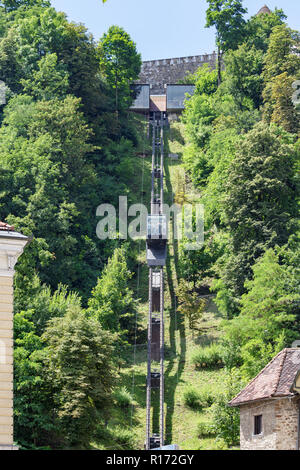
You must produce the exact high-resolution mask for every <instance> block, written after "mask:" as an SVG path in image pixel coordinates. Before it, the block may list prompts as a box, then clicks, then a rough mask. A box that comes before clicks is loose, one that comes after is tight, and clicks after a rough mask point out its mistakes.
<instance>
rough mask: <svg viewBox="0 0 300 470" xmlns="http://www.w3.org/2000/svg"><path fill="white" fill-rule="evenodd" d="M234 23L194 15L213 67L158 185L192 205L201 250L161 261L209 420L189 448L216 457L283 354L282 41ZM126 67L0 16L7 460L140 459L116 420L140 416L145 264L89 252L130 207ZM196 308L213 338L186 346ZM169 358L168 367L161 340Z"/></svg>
mask: <svg viewBox="0 0 300 470" xmlns="http://www.w3.org/2000/svg"><path fill="white" fill-rule="evenodd" d="M245 14H246V10H245V9H244V8H243V5H242V2H241V1H238V0H234V1H229V2H228V1H227V2H225V1H222V0H215V1H214V0H209V1H208V10H207V23H206V26H207V27H211V26H214V27H215V28H216V44H217V48H218V64H217V67H216V69H214V70H212V69H210V68H209V67H208V66H207V67H202V68H200V69H199V70H198V71H197V72H196V73H195V74H194V75H189V76H188V77H186V79H185V82H189V83H193V84H195V94H194V95H193V96H192V97H190V98H189V99H188V100H187V101H186V109H185V111H184V113H183V115H182V116H181V117H180V120H179V122H176V123H174V125H173V127H172V125H171V130H170V134H169V138H170V145H172V144H174V145H175V146H176V145H177V144H178V145H179V147H178V148H179V150H178V149H177V150H178V153H179V154H180V155H181V157H182V158H181V159H180V161H179V164H178V168H177V169H176V172H175V173H172V172H171V173H172V174H173V176H174V175H175V180H176V184H175V183H174V184H173V192H174V195H175V201H176V202H177V203H179V204H182V203H183V202H187V201H188V200H189V194H188V192H189V191H190V192H192V193H193V194H194V195H195V194H196V195H197V196H196V199H197V201H198V202H201V203H202V204H204V207H205V243H204V245H203V247H202V248H201V249H200V250H198V251H186V250H185V249H184V245H185V242H184V240H183V241H181V242H180V243H179V246H178V247H177V248H178V252H177V254H176V256H175V255H174V257H175V258H176V267H177V268H178V269H177V270H176V276H177V279H176V285H175V287H174V289H175V290H174V289H173V286H172V279H171V277H170V276H169V278H168V286H169V287H168V288H169V291H170V295H171V296H172V293H173V294H174V295H173V297H174V298H175V291H176V299H177V300H178V306H176V305H175V306H174V305H173V303H172V302H171V301H170V307H169V314H170V322H171V323H170V331H171V328H172V324H173V323H174V318H176V328H177V331H178V334H180V340H181V344H183V335H184V329H183V325H184V324H185V322H186V323H187V325H188V329H189V331H190V332H191V336H188V341H190V343H191V344H193V348H194V346H195V348H194V349H193V354H194V355H193V357H192V358H185V360H184V361H183V360H182V361H181V363H182V364H183V367H185V365H186V367H187V365H188V366H189V367H190V366H191V367H192V368H193V374H192V376H193V378H192V379H191V380H190V383H189V384H188V385H189V387H188V388H186V390H185V392H184V406H186V407H189V408H192V409H194V410H196V411H195V413H197V408H198V409H199V408H203V407H206V408H210V414H209V416H211V418H210V421H209V423H208V424H207V423H199V426H198V438H201V436H202V437H203V436H204V437H209V436H213V439H217V440H219V442H221V444H220V445H221V447H222V446H223V447H222V448H227V447H228V446H234V445H237V444H238V437H239V436H238V432H239V431H238V414H237V411H236V410H233V409H230V408H228V407H227V402H228V401H229V399H230V398H232V396H233V395H234V394H235V393H236V392H238V391H239V390H240V389H241V388H242V387H243V384H245V383H246V382H247V381H248V380H250V379H251V378H253V377H254V376H255V375H256V374H257V373H258V372H259V371H260V370H261V368H262V367H264V366H265V365H266V364H267V363H268V362H269V361H270V360H271V359H272V358H273V356H274V355H275V354H276V353H277V352H279V351H280V350H281V349H282V348H284V347H286V346H290V345H291V344H292V342H293V341H294V340H297V339H300V311H299V305H300V284H299V279H300V272H299V265H300V263H299V262H300V246H299V167H300V159H299V158H300V140H299V136H300V110H299V109H297V103H296V104H295V100H294V99H293V96H294V95H295V89H294V88H293V84H294V83H295V82H296V80H300V33H299V32H297V31H293V30H291V29H290V28H289V27H288V25H287V23H286V19H287V18H286V16H285V15H284V12H283V11H282V10H275V11H274V12H271V13H270V14H261V15H258V16H254V17H252V18H250V19H249V20H246V19H245ZM140 68H141V57H140V55H139V54H138V52H137V47H136V45H135V43H134V42H133V40H132V39H131V38H130V36H129V35H128V34H127V33H126V32H125V31H124V30H123V29H122V28H120V27H118V26H112V27H110V28H109V30H108V31H107V33H105V34H104V35H103V36H102V38H101V39H100V40H99V42H96V41H95V40H94V39H93V37H92V36H91V35H90V34H89V33H88V31H87V30H86V29H85V27H84V26H83V25H81V24H74V23H72V22H69V21H68V20H67V18H66V15H65V14H63V13H60V12H57V11H56V10H55V9H54V8H52V7H51V4H50V2H48V1H44V0H6V1H5V0H3V1H1V2H0V80H2V81H3V82H5V86H6V97H7V99H6V104H4V105H2V106H0V122H1V128H0V220H2V221H6V222H8V223H10V224H11V225H14V227H15V228H16V229H17V230H19V231H21V232H22V233H24V234H26V235H29V236H32V241H31V243H30V244H29V246H28V247H27V248H26V250H25V253H24V255H23V256H22V257H21V258H20V261H19V262H18V265H17V270H16V276H15V306H14V313H15V325H14V339H15V382H14V387H15V390H14V413H15V418H14V419H15V441H16V442H17V444H18V445H19V446H21V448H24V449H48V448H52V449H60V448H64V449H66V448H90V447H91V446H93V447H94V448H102V449H103V448H108V446H107V444H106V443H107V442H110V448H116V449H118V448H119V449H128V448H134V447H135V446H137V445H139V446H140V447H141V443H140V441H141V439H140V440H139V441H138V444H137V443H136V442H137V441H134V439H132V434H133V433H134V431H133V430H132V428H133V427H134V424H136V426H137V428H138V426H139V425H140V426H141V427H143V426H144V421H143V420H144V414H143V411H141V413H140V414H139V413H137V415H136V416H135V418H134V419H133V417H132V416H133V415H134V413H135V410H136V409H141V410H142V409H144V402H143V401H141V400H139V396H138V394H137V395H136V396H135V393H134V392H135V389H134V388H133V393H130V391H129V390H128V383H130V380H131V379H130V380H129V382H128V380H127V379H126V380H125V379H124V377H125V375H124V374H125V371H127V370H128V368H129V369H130V373H129V375H130V377H131V375H132V373H134V372H132V370H131V368H130V367H131V366H132V364H131V362H130V361H131V360H132V357H131V356H132V354H131V352H132V349H133V346H134V351H135V353H134V354H135V356H134V357H135V358H136V350H137V346H138V345H141V346H142V345H143V344H144V343H145V337H146V331H145V330H146V326H145V321H144V320H145V308H144V305H142V302H140V303H139V300H140V297H143V291H144V290H146V291H147V276H143V275H142V274H143V273H141V272H140V271H139V268H138V265H139V263H145V260H142V261H141V259H140V255H141V251H140V250H141V244H140V243H134V242H133V241H126V242H121V241H120V240H118V239H117V238H116V239H114V240H105V241H101V240H99V239H98V238H97V237H96V226H97V221H98V218H97V217H96V208H97V207H98V206H99V205H100V204H101V203H106V202H109V203H111V204H113V205H114V206H116V207H117V206H118V196H119V195H126V196H128V199H129V203H136V202H140V201H141V194H140V193H139V191H140V189H137V187H136V186H135V184H136V183H135V178H136V175H137V172H140V171H141V163H140V161H141V159H140V158H138V155H140V154H142V153H143V152H144V153H145V145H147V144H145V123H144V122H143V120H142V119H141V118H139V117H137V116H134V114H133V113H129V111H128V109H129V107H130V105H131V103H132V101H133V96H132V92H131V88H130V84H131V83H132V82H133V81H134V80H136V79H137V78H138V76H139V73H140ZM176 139H177V140H178V142H177V143H176V142H175V141H176ZM166 144H167V143H166ZM166 148H167V147H166ZM143 165H144V164H143ZM145 165H146V164H145ZM174 168H175V167H174ZM170 170H172V168H171V169H170ZM143 171H145V172H147V171H148V175H146V174H145V178H147V177H148V178H149V167H147V165H146V166H145V167H144V166H143ZM174 171H175V170H174ZM180 175H184V176H183V177H182V180H181V176H180ZM168 176H169V175H168V171H167V169H166V178H168ZM171 176H172V175H171ZM143 178H144V173H143ZM167 187H168V184H167ZM188 190H189V191H188ZM175 248H176V247H175ZM175 248H174V250H175ZM168 269H169V267H168V266H167V270H168ZM170 269H171V268H170ZM137 283H138V286H140V287H139V289H140V291H139V292H136V291H135V287H134V286H136V284H137ZM207 297H209V298H211V297H212V298H213V299H214V302H215V304H216V306H217V310H218V319H219V320H220V321H219V320H218V326H217V329H218V331H219V333H218V337H217V338H216V341H213V342H212V343H209V344H207V345H205V346H199V344H200V343H201V341H200V340H201V337H202V336H203V330H202V329H201V321H202V320H203V318H204V316H205V310H206V307H207ZM176 309H177V313H176ZM175 315H178V317H177V316H176V317H175ZM178 318H179V319H180V321H179V320H178V323H177V319H178ZM172 322H173V323H172ZM214 325H215V324H214ZM202 326H203V325H202ZM199 338H200V339H199ZM198 339H199V341H200V343H199V341H198ZM174 341H175V340H174ZM197 341H198V342H197ZM169 349H170V351H167V360H168V359H170V363H171V361H172V360H173V359H172V358H173V356H172V351H171V349H172V335H171V334H170V348H169ZM168 354H169V356H168ZM129 357H131V358H130V359H128V358H129ZM144 360H145V359H144ZM206 369H211V370H214V374H215V375H214V376H213V377H214V380H215V378H216V377H217V375H218V374H219V376H220V377H221V381H222V388H223V394H221V395H218V397H217V396H211V393H210V394H207V395H206V398H205V397H204V398H203V397H202V401H204V402H205V405H203V403H202V404H201V403H199V402H200V401H201V396H200V395H199V393H198V394H197V391H196V390H195V389H193V388H191V387H190V385H191V386H192V385H193V380H194V381H195V380H196V375H195V374H201V370H206ZM144 378H145V377H144V376H143V377H142V378H141V380H144ZM139 390H142V392H141V393H143V394H144V393H145V387H144V388H143V389H141V387H140V389H139ZM130 407H131V408H130ZM116 409H117V410H118V412H117V413H116ZM130 409H131V419H129V417H130ZM139 420H140V421H139ZM138 421H139V422H138ZM124 422H130V423H131V424H133V426H131V428H130V429H127V428H126V429H123V428H122V426H123V424H124ZM174 422H175V420H174ZM180 425H181V426H182V427H188V426H189V422H186V423H184V422H181V423H180ZM174 426H175V424H174ZM123 427H124V426H123Z"/></svg>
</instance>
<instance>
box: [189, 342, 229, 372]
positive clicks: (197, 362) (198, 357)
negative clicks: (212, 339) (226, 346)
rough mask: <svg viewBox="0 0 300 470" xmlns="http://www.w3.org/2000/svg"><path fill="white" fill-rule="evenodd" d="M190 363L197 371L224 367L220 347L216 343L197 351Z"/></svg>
mask: <svg viewBox="0 0 300 470" xmlns="http://www.w3.org/2000/svg"><path fill="white" fill-rule="evenodd" d="M191 361H192V363H193V364H194V366H195V367H196V368H197V369H198V368H199V369H200V368H213V367H223V365H224V363H223V359H222V351H221V347H220V346H219V345H218V344H216V343H212V344H211V345H210V346H206V347H204V348H199V349H197V351H196V352H195V353H194V354H193V356H192V359H191Z"/></svg>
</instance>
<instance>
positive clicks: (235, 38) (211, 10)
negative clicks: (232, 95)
mask: <svg viewBox="0 0 300 470" xmlns="http://www.w3.org/2000/svg"><path fill="white" fill-rule="evenodd" d="M207 2H208V3H209V7H208V9H207V12H206V27H207V28H210V27H211V26H215V27H216V44H217V48H218V82H219V84H220V83H221V81H222V73H221V70H222V57H223V54H224V52H226V51H228V50H229V49H236V48H237V46H238V45H239V44H240V43H241V42H242V40H243V38H244V35H245V24H246V22H245V19H244V17H243V15H244V14H245V13H247V10H246V9H245V8H243V5H242V1H241V0H207Z"/></svg>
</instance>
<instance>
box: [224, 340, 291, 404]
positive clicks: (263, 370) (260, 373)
mask: <svg viewBox="0 0 300 470" xmlns="http://www.w3.org/2000/svg"><path fill="white" fill-rule="evenodd" d="M284 351H285V349H284V350H283V351H280V352H279V353H278V354H276V356H275V357H273V359H272V360H271V361H270V362H269V363H268V364H267V365H266V366H265V367H264V368H263V369H262V370H261V371H260V372H259V373H258V374H257V375H256V376H255V377H254V378H253V379H252V380H251V381H250V382H249V383H248V384H247V385H246V387H244V388H243V389H242V390H241V391H240V392H239V393H238V394H237V395H236V396H235V397H234V398H233V399H232V400H230V402H229V404H231V403H232V402H233V401H236V400H237V399H238V397H239V396H240V395H241V394H242V392H243V391H244V390H245V388H248V387H250V385H251V384H252V383H253V382H254V381H255V380H256V379H257V378H258V377H260V376H261V375H262V374H263V373H264V372H265V370H266V369H267V368H268V367H269V366H270V365H271V364H272V363H273V362H274V361H275V360H276V359H277V358H278V356H280V355H281V354H283V352H284ZM279 377H280V375H279ZM277 386H278V383H277V384H276V388H277ZM273 393H275V392H273Z"/></svg>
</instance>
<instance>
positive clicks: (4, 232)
mask: <svg viewBox="0 0 300 470" xmlns="http://www.w3.org/2000/svg"><path fill="white" fill-rule="evenodd" d="M0 238H1V239H7V238H9V239H10V240H13V239H16V240H29V238H28V237H26V236H25V235H23V234H22V233H19V232H16V230H15V228H14V227H13V226H12V225H9V224H6V223H5V222H1V221H0Z"/></svg>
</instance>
